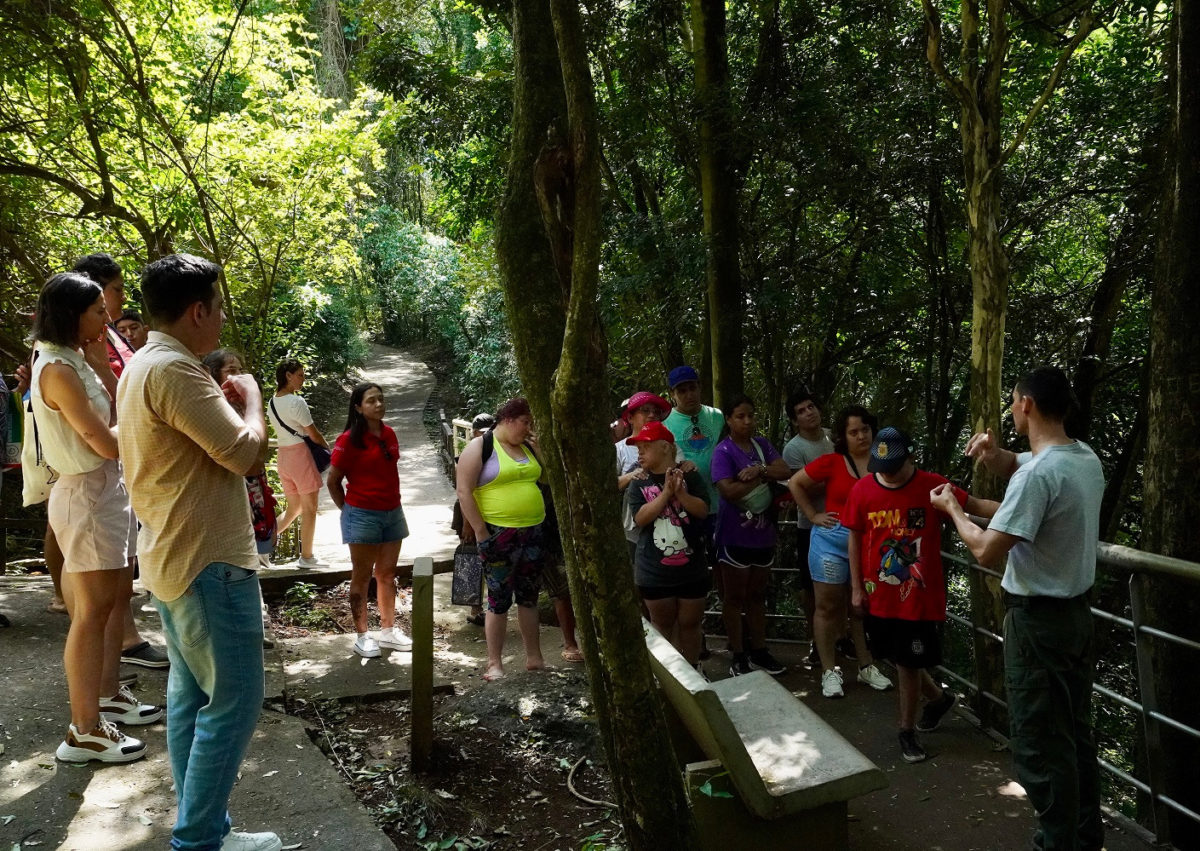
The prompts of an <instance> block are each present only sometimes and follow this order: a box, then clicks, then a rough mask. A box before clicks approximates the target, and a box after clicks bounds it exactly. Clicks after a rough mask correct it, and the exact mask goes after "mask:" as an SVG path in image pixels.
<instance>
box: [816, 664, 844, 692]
mask: <svg viewBox="0 0 1200 851" xmlns="http://www.w3.org/2000/svg"><path fill="white" fill-rule="evenodd" d="M821 694H822V695H823V696H824V697H845V696H846V693H845V692H844V691H842V672H841V671H838V670H836V669H834V668H830V669H829V670H828V671H826V672H825V673H823V674H821Z"/></svg>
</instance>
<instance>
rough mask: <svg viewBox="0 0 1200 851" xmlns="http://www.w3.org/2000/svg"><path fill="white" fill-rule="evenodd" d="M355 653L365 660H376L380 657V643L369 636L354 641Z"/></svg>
mask: <svg viewBox="0 0 1200 851" xmlns="http://www.w3.org/2000/svg"><path fill="white" fill-rule="evenodd" d="M354 652H355V653H357V654H358V655H359V656H362V657H363V658H364V659H374V658H375V657H377V656H378V655H379V642H378V641H376V640H375V639H374V638H372V637H371V636H369V635H364V636H363V637H362V638H356V639H355V640H354Z"/></svg>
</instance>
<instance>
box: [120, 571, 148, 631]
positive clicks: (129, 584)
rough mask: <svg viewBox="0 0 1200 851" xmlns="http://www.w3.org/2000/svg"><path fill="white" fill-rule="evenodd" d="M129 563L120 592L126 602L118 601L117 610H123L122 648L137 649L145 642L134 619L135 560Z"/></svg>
mask: <svg viewBox="0 0 1200 851" xmlns="http://www.w3.org/2000/svg"><path fill="white" fill-rule="evenodd" d="M129 562H130V563H129V566H128V567H126V568H125V570H124V571H122V572H123V573H124V574H125V576H126V581H125V582H124V583H123V584H122V586H121V592H120V593H121V595H122V597H123V598H124V601H123V602H122V601H121V600H118V601H117V608H119V609H120V610H121V647H122V648H125V647H136V646H137V645H139V644H141V643H142V642H143V641H144V640H145V639H143V638H142V636H141V633H139V632H138V628H137V623H135V622H134V619H133V559H130V560H129Z"/></svg>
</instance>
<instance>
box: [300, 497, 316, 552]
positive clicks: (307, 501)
mask: <svg viewBox="0 0 1200 851" xmlns="http://www.w3.org/2000/svg"><path fill="white" fill-rule="evenodd" d="M299 500H300V555H301V556H303V557H304V558H312V557H313V539H314V538H315V537H316V534H317V492H316V491H313V492H312V493H302V494H300V496H299Z"/></svg>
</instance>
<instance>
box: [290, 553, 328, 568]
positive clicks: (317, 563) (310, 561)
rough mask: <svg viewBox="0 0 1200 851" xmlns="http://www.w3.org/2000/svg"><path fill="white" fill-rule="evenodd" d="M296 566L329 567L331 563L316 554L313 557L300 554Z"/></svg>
mask: <svg viewBox="0 0 1200 851" xmlns="http://www.w3.org/2000/svg"><path fill="white" fill-rule="evenodd" d="M296 567H329V565H328V564H326V563H325V562H323V561H321V560H320V559H318V558H317V557H316V556H313V557H312V558H305V557H304V556H300V558H298V559H296Z"/></svg>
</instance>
